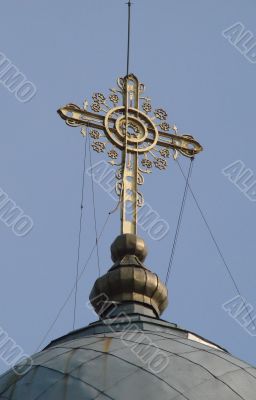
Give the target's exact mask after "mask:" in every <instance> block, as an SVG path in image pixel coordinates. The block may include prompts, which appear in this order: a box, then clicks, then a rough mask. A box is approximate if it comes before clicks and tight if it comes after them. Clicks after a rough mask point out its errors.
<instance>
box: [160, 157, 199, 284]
mask: <svg viewBox="0 0 256 400" xmlns="http://www.w3.org/2000/svg"><path fill="white" fill-rule="evenodd" d="M193 161H194V157H192V158H191V159H190V166H189V170H188V176H187V178H186V185H185V189H184V194H183V198H182V202H181V208H180V213H179V218H178V222H177V227H176V231H175V235H174V240H173V245H172V251H171V255H170V260H169V265H168V269H167V273H166V278H165V285H166V286H167V285H168V281H169V277H170V273H171V270H172V266H173V260H174V254H175V250H176V245H177V240H178V236H179V232H180V227H181V222H182V217H183V213H184V209H185V204H186V199H187V194H188V188H189V180H190V178H191V174H192V169H193Z"/></svg>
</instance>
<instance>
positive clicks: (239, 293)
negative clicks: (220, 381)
mask: <svg viewBox="0 0 256 400" xmlns="http://www.w3.org/2000/svg"><path fill="white" fill-rule="evenodd" d="M176 162H177V164H178V166H179V169H180V172H181V173H182V175H183V178H184V179H186V176H185V174H184V171H183V169H182V167H181V165H180V163H179V161H178V160H176ZM188 189H189V191H190V193H191V194H192V197H193V199H194V202H195V204H196V206H197V208H198V210H199V213H200V215H201V217H202V219H203V221H204V223H205V226H206V228H207V230H208V232H209V234H210V236H211V238H212V241H213V243H214V245H215V248H216V250H217V252H218V254H219V256H220V258H221V260H222V262H223V264H224V266H225V269H226V272H227V274H228V276H229V278H230V279H231V281H232V283H233V286H234V288H235V291H236V292H237V294H238V295H239V296H240V297H241V300H242V302H243V305H244V308H245V309H246V311H247V314H248V316H249V317H250V320H251V323H252V324H253V325H254V327H255V328H256V322H255V319H253V317H252V315H251V311H250V310H248V304H246V302H245V299H244V297H243V296H242V294H241V291H240V289H239V287H238V284H237V283H236V280H235V278H234V276H233V274H232V272H231V269H230V267H229V266H228V264H227V262H226V260H225V258H224V255H223V253H222V251H221V249H220V246H219V244H218V242H217V240H216V238H215V236H214V234H213V232H212V229H211V227H210V225H209V223H208V222H207V219H206V217H205V215H204V213H203V210H202V208H201V206H200V204H199V202H198V200H197V198H196V196H195V194H194V191H193V190H192V188H191V186H190V184H189V183H188Z"/></svg>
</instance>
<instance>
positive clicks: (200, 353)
mask: <svg viewBox="0 0 256 400" xmlns="http://www.w3.org/2000/svg"><path fill="white" fill-rule="evenodd" d="M32 359H33V365H32V368H31V369H30V370H29V371H27V372H26V373H25V374H24V375H16V374H15V373H14V372H13V371H12V370H11V371H9V372H7V373H6V374H4V375H3V376H2V377H1V378H0V399H1V400H2V399H5V400H7V399H9V400H37V399H38V400H46V399H47V400H64V399H65V400H89V399H97V400H103V399H115V400H126V399H129V400H130V399H133V400H139V399H148V400H150V399H154V400H155V399H157V400H172V399H173V400H174V399H175V400H183V399H187V400H217V399H218V400H239V399H240V400H241V399H244V400H255V393H256V369H255V368H253V367H251V366H250V365H248V364H246V363H244V362H242V361H240V360H238V359H236V358H235V357H232V356H231V355H230V354H229V353H228V352H226V351H225V350H224V349H222V348H220V347H219V346H217V345H214V344H212V343H210V342H208V341H206V340H204V339H202V338H200V337H199V336H197V335H195V334H192V333H191V332H188V331H186V330H183V329H180V328H178V327H177V326H176V325H173V324H170V323H167V322H164V321H162V320H158V319H155V318H151V317H146V316H142V315H136V314H135V315H130V316H129V317H127V316H126V317H123V318H122V317H118V318H115V319H114V318H112V319H106V320H104V321H99V322H96V323H93V324H91V325H89V326H88V327H86V328H83V329H80V330H78V331H75V332H72V333H70V334H68V335H66V336H65V337H62V338H60V339H57V340H55V341H54V342H52V343H51V344H50V345H49V346H48V347H47V348H46V349H44V350H43V351H42V352H40V353H38V354H35V355H34V356H33V357H32Z"/></svg>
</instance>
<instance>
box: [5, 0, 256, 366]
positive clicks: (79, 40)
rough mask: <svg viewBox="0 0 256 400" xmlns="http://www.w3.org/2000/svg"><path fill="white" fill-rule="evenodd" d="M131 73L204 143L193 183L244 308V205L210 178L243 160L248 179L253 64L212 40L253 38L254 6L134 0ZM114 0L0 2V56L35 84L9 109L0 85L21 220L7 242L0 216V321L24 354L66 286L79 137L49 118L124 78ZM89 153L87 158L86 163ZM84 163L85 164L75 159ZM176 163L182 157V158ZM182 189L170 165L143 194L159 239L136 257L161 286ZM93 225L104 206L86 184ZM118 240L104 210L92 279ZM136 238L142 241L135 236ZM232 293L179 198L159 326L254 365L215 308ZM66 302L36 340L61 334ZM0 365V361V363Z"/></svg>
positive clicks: (82, 317) (250, 206)
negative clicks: (240, 31)
mask: <svg viewBox="0 0 256 400" xmlns="http://www.w3.org/2000/svg"><path fill="white" fill-rule="evenodd" d="M133 3H134V5H133V9H132V16H133V18H132V47H131V70H132V71H133V72H134V73H135V74H137V75H138V77H139V79H140V80H141V81H142V82H143V83H145V84H146V86H147V94H148V95H149V96H150V97H151V98H152V101H153V104H154V105H155V106H157V107H158V106H162V107H163V108H165V109H166V110H167V111H168V113H169V121H170V122H171V123H176V125H177V126H178V127H179V129H180V132H184V133H190V134H192V135H194V136H195V137H196V138H197V139H198V140H199V141H200V142H201V144H202V145H203V146H204V152H203V153H202V154H200V155H199V156H198V157H197V158H196V161H195V165H194V171H193V176H192V182H191V184H192V187H193V189H194V192H195V194H196V195H197V197H198V200H199V202H200V204H201V207H202V209H203V211H204V213H205V215H206V217H207V220H208V222H209V224H210V226H211V228H212V230H213V232H214V235H215V236H216V239H217V241H218V243H219V244H220V247H221V249H222V251H223V254H224V256H225V258H226V260H227V262H228V265H229V267H230V269H231V270H232V273H233V275H234V277H235V279H236V281H237V283H238V285H239V288H240V290H241V292H242V294H243V295H244V296H245V297H246V299H247V301H248V302H249V303H251V304H252V305H254V306H255V307H256V291H255V281H256V279H255V278H256V269H255V211H256V203H254V202H250V201H249V200H248V199H247V198H246V197H245V196H244V195H243V193H241V192H240V191H239V190H238V189H237V188H236V187H235V186H234V185H233V184H232V183H230V182H229V180H228V179H227V178H225V177H224V176H223V174H222V173H221V170H222V169H223V168H224V167H225V166H227V165H228V164H230V163H231V162H234V161H236V160H242V161H243V162H244V164H245V165H246V167H247V168H250V169H252V171H254V173H255V176H256V165H255V145H256V139H255V115H256V114H255V104H256V102H255V93H256V91H255V82H256V80H255V76H256V64H252V63H250V62H248V61H247V60H246V58H245V57H244V56H243V55H242V54H241V53H240V52H239V51H238V50H237V49H236V48H235V47H233V46H231V45H230V43H229V42H228V41H227V40H226V39H225V38H224V37H223V36H222V34H221V32H222V31H223V30H224V29H225V28H228V27H229V26H231V25H233V24H234V23H236V22H238V21H240V22H241V23H242V24H244V26H245V27H246V29H248V30H250V31H251V32H252V33H253V34H254V35H256V25H255V12H256V3H255V1H254V0H246V1H241V0H218V1H217V0H211V1H210V0H207V1H206V0H193V1H191V0H159V1H152V0H134V1H133ZM126 13H127V8H126V5H125V1H121V0H108V1H103V0H93V1H92V0H90V1H89V0H75V1H73V2H72V3H71V2H70V1H68V0H62V1H60V0H55V1H50V0H44V1H35V0H24V1H22V2H21V1H20V0H9V1H5V2H2V4H1V15H0V36H1V38H2V40H1V47H0V52H1V53H4V54H5V55H6V56H7V57H8V58H9V59H10V60H11V61H12V62H13V64H15V65H16V66H17V67H18V68H19V70H20V71H22V72H23V73H24V74H25V75H26V77H27V78H28V79H29V80H30V81H32V82H33V83H34V84H35V85H36V87H37V94H36V96H35V97H34V98H33V99H32V100H31V101H30V102H28V103H20V102H19V101H17V99H16V98H15V95H14V94H13V93H10V92H9V91H8V90H7V89H6V88H5V87H4V86H3V85H0V99H1V136H0V137H1V146H0V151H1V156H0V187H1V188H2V189H3V190H4V191H5V192H6V193H8V195H9V197H10V198H11V199H13V200H14V201H15V202H16V203H17V204H18V205H19V206H20V207H21V208H22V209H23V210H24V212H25V213H26V214H28V215H29V216H30V217H31V218H33V221H34V228H33V230H32V231H31V232H30V234H29V235H27V236H26V237H23V238H22V237H17V236H15V235H14V233H13V232H12V230H11V229H9V228H7V227H6V226H5V225H4V224H3V223H2V222H1V221H0V233H1V243H2V246H1V280H0V303H1V316H0V326H1V327H2V328H3V329H5V330H6V331H7V332H8V334H9V335H10V337H12V338H13V339H14V340H15V341H16V342H17V344H19V345H20V346H22V347H23V349H24V351H26V352H27V353H28V354H31V353H33V352H34V351H35V349H36V348H37V346H38V345H39V343H40V342H41V339H42V337H43V336H44V334H45V332H46V331H47V329H48V327H49V325H50V324H51V322H52V321H53V319H54V318H55V316H56V314H57V312H58V310H59V308H60V307H61V305H62V304H63V302H64V300H65V299H66V297H67V295H68V293H69V291H70V289H71V287H72V286H73V283H74V279H75V269H76V255H77V237H78V227H79V215H80V193H81V174H82V162H83V138H82V136H81V135H80V134H79V129H73V128H68V127H67V126H66V125H65V124H64V122H63V121H62V120H61V119H60V118H59V117H58V115H57V113H56V110H57V108H58V107H59V106H61V105H64V104H66V103H68V102H74V103H77V104H79V105H82V103H83V100H84V98H88V99H89V98H90V96H91V94H92V93H93V92H94V91H102V92H103V93H106V94H107V93H108V89H109V88H111V87H113V86H115V81H116V78H117V77H118V76H123V75H124V74H125V56H126ZM100 159H101V156H98V155H97V154H96V153H94V154H93V162H96V161H98V160H100ZM88 161H89V159H88ZM182 165H183V166H184V168H188V165H189V164H188V160H187V159H185V160H182ZM183 189H184V181H183V179H182V177H181V176H180V172H179V170H178V169H177V166H176V165H175V163H174V161H173V162H170V166H169V168H168V170H167V171H166V172H160V171H157V170H155V171H154V173H153V174H152V176H150V177H146V183H145V186H144V188H143V191H144V194H145V197H146V200H147V201H148V202H150V204H151V205H152V207H154V209H156V210H157V211H158V212H159V213H160V214H161V217H162V218H165V219H166V220H167V221H168V222H169V224H170V228H171V229H170V232H169V235H168V236H167V237H165V238H164V239H163V240H161V241H152V240H151V239H150V238H149V237H148V236H147V235H145V236H144V239H145V240H146V241H147V243H148V246H149V249H150V251H149V256H148V258H147V260H146V265H148V266H149V267H150V268H151V269H152V270H153V271H155V272H157V273H158V274H159V276H160V277H161V278H162V279H163V280H164V279H165V274H166V270H167V265H168V260H169V255H170V251H171V243H172V240H173V235H174V231H175V226H176V221H177V217H178V212H179V207H180V202H181V198H182V194H183ZM95 190H96V193H95V194H96V210H97V224H98V226H99V230H100V227H101V226H102V224H103V222H104V220H105V218H106V215H107V213H108V211H109V210H110V209H112V208H113V206H114V203H113V201H112V199H111V198H109V196H108V195H107V194H105V193H104V192H103V191H102V189H100V188H99V187H96V189H95ZM92 210H93V209H92V196H91V186H90V181H89V179H88V178H87V179H86V193H85V208H84V220H83V232H82V249H81V263H80V268H82V267H83V265H84V262H85V260H86V258H87V256H88V254H89V252H90V250H91V248H92V246H93V244H94V240H95V237H94V231H93V218H92V215H93V212H92ZM118 232H119V215H118V213H117V214H114V215H113V216H112V217H111V220H110V223H109V225H108V226H107V229H106V231H105V233H104V236H103V238H102V242H101V244H100V264H101V271H102V273H104V272H106V271H107V269H108V268H109V267H110V266H111V260H110V251H109V246H110V244H111V243H112V241H113V240H114V238H115V236H116V235H117V234H118ZM141 234H142V235H143V233H141ZM97 274H98V273H97V259H96V254H94V256H93V258H92V260H91V262H90V263H89V265H88V267H87V270H86V273H85V274H84V275H83V278H82V279H81V281H80V283H79V288H78V289H79V291H78V314H77V316H78V318H77V327H82V326H85V325H87V324H88V323H90V322H92V321H93V320H95V316H94V315H93V314H92V312H91V311H90V310H88V309H87V308H86V302H87V299H88V295H89V292H90V289H91V287H92V285H93V283H94V281H95V279H96V277H97ZM235 294H236V292H235V291H234V287H233V285H232V282H231V281H230V279H229V277H228V276H227V273H226V270H225V268H224V266H223V262H222V261H221V259H220V257H219V255H218V254H217V252H216V249H215V247H214V245H213V242H212V240H211V238H210V236H209V233H208V232H207V230H206V227H205V225H204V223H203V221H202V219H201V217H200V214H199V212H198V210H197V208H196V206H195V204H194V202H193V199H192V198H191V196H190V195H189V196H188V201H187V205H186V210H185V214H184V220H183V223H182V229H181V233H180V237H179V241H178V246H177V251H176V254H175V262H174V266H173V270H172V274H171V277H170V281H169V297H170V304H169V307H168V309H167V311H166V312H165V313H164V315H163V318H164V319H166V320H168V321H171V322H176V323H178V324H179V325H180V326H182V327H185V328H187V329H189V330H192V331H195V332H197V333H198V334H200V335H202V336H204V337H206V338H208V339H210V340H212V341H214V342H217V343H218V344H220V345H222V346H224V347H225V348H227V349H228V350H229V351H230V352H232V353H233V354H234V355H236V356H238V357H240V358H242V359H244V360H246V361H248V362H250V363H252V364H256V359H255V351H254V349H255V340H256V338H253V337H250V336H249V335H248V334H247V333H246V332H245V331H244V330H243V328H242V327H240V326H239V325H238V324H237V323H236V322H235V321H233V320H232V319H231V318H230V317H229V316H228V314H226V313H225V312H224V311H223V310H222V308H221V305H222V304H223V303H224V302H225V301H227V300H228V299H230V298H232V297H233V296H235ZM73 300H74V299H73V297H72V299H71V300H70V301H69V302H68V304H67V306H66V307H65V309H64V310H63V312H62V314H61V316H60V318H59V319H58V321H57V323H56V325H55V326H54V328H53V329H52V331H51V332H50V334H49V335H48V337H47V339H46V341H45V342H44V345H46V344H47V343H48V342H49V341H50V340H51V339H53V338H56V337H58V336H60V335H63V334H65V333H67V332H68V331H70V330H71V329H72V317H73V305H74V301H73ZM0 366H1V371H4V370H5V369H6V368H7V367H6V365H5V364H4V363H0Z"/></svg>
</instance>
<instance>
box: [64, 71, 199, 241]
mask: <svg viewBox="0 0 256 400" xmlns="http://www.w3.org/2000/svg"><path fill="white" fill-rule="evenodd" d="M117 84H118V88H116V89H110V94H109V96H108V99H107V98H106V97H105V96H104V95H103V94H102V93H94V95H93V96H92V99H93V103H92V104H91V106H90V107H91V110H92V112H90V111H88V106H89V104H88V102H87V101H85V102H84V106H83V108H80V107H78V106H76V105H75V104H67V105H66V106H65V107H62V108H60V109H59V110H58V113H59V115H60V116H61V118H63V119H64V120H65V122H66V124H67V125H69V126H73V127H74V126H82V129H81V133H82V134H83V135H86V133H87V130H86V128H87V127H88V128H90V130H89V135H90V137H91V138H92V139H93V143H92V144H91V146H92V148H93V150H95V151H97V152H98V153H101V152H104V151H105V150H106V148H107V146H109V145H110V146H111V147H112V148H110V149H108V153H107V154H108V156H109V157H110V159H111V161H109V162H110V164H111V165H113V166H117V167H119V168H118V169H117V171H116V178H117V183H116V193H117V194H118V196H119V199H120V205H121V233H122V234H124V233H133V234H136V233H137V213H138V207H141V206H142V205H143V202H144V200H143V196H142V194H141V193H140V192H139V191H138V185H142V184H143V183H144V177H143V175H142V174H150V173H151V172H152V168H153V167H156V168H158V169H160V170H163V169H166V167H167V158H169V157H170V156H171V155H172V157H173V158H174V159H176V158H177V156H178V155H179V154H182V155H184V156H186V157H190V158H191V157H194V155H195V154H197V153H199V152H200V151H202V146H201V145H200V144H199V143H198V142H196V141H195V140H194V138H193V137H192V136H190V135H179V134H178V130H177V127H176V126H175V125H173V126H170V125H169V123H168V122H167V121H166V119H167V113H166V112H165V111H164V110H163V109H161V108H158V109H155V110H153V109H152V105H151V100H150V99H149V98H148V97H144V96H142V94H143V92H144V90H145V87H144V85H143V84H142V83H140V82H139V81H138V79H137V78H136V76H135V75H133V74H129V75H128V76H126V77H124V78H119V79H118V81H117ZM140 100H142V106H141V107H140ZM109 102H110V103H111V106H110V105H109ZM120 103H121V105H120ZM100 111H102V112H103V113H104V114H105V115H102V114H98V113H100ZM170 131H172V133H170ZM118 157H120V162H118V160H117V159H118Z"/></svg>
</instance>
